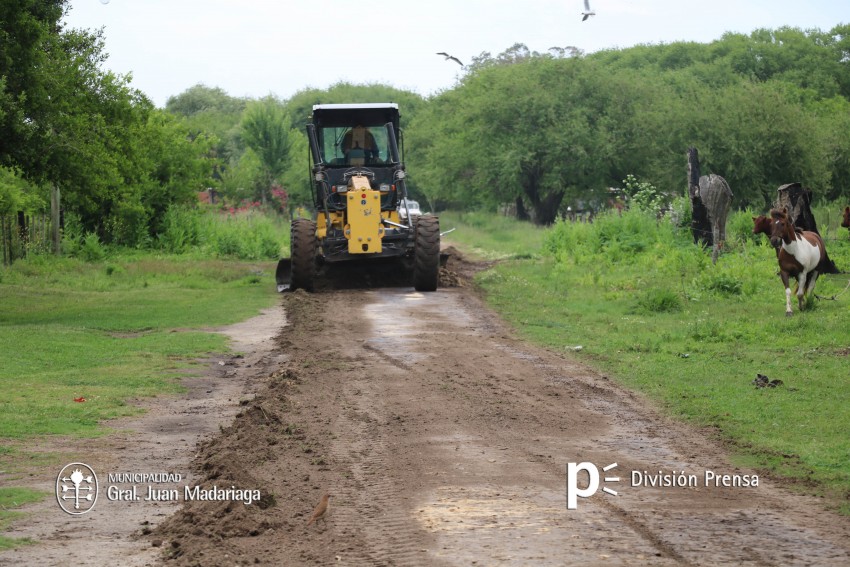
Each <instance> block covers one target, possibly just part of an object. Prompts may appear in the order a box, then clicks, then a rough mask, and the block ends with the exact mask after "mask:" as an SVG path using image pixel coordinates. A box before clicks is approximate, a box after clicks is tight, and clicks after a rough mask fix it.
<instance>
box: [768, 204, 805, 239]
mask: <svg viewBox="0 0 850 567" xmlns="http://www.w3.org/2000/svg"><path fill="white" fill-rule="evenodd" d="M770 218H772V219H773V220H780V219H782V220H787V221H788V222H791V217H789V216H788V209H783V210H781V211H780V210H779V209H770ZM791 226H793V227H794V232H796V233H797V234H803V229H802V228H800V227H799V226H797V225H794V224H792V225H791Z"/></svg>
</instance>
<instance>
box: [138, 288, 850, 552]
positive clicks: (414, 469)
mask: <svg viewBox="0 0 850 567" xmlns="http://www.w3.org/2000/svg"><path fill="white" fill-rule="evenodd" d="M282 302H283V304H284V307H285V309H286V311H287V316H288V319H289V320H290V325H289V326H288V327H287V328H286V329H285V330H284V332H283V333H282V334H281V335H280V337H278V339H277V344H278V347H279V351H280V352H279V353H278V355H279V356H282V355H285V357H286V362H283V363H281V364H279V365H278V366H277V368H276V369H275V371H274V372H273V373H271V374H270V375H269V376H268V377H267V378H265V380H263V382H262V384H260V385H259V386H258V388H257V392H256V395H255V397H254V398H253V399H251V400H248V401H247V402H246V403H245V404H244V406H243V407H242V408H241V411H240V413H239V414H238V415H237V417H236V419H235V420H234V422H233V424H232V425H231V426H229V427H226V428H224V429H223V430H222V432H221V434H220V435H218V436H217V437H216V438H214V439H212V440H211V441H210V442H208V443H205V444H204V445H202V446H201V447H200V450H199V452H198V457H197V459H196V460H195V464H194V470H195V471H196V474H197V476H198V477H199V478H201V479H202V480H203V481H204V482H212V481H214V480H216V479H223V480H227V481H228V482H230V481H231V479H232V481H233V482H240V481H241V482H250V483H252V484H255V485H256V486H257V487H260V488H262V490H263V493H264V495H265V494H267V495H268V498H267V500H266V505H264V506H263V507H260V506H244V505H242V504H241V503H235V504H233V505H229V506H223V505H221V503H197V502H196V503H192V504H191V505H184V506H183V507H182V508H181V510H180V512H179V513H178V514H176V515H174V516H173V517H172V518H170V519H169V520H168V521H166V522H164V523H163V525H162V526H161V527H160V528H158V529H157V530H156V531H155V533H154V534H152V535H151V536H150V537H151V538H156V539H159V540H161V541H162V542H163V547H164V548H168V549H169V550H171V551H170V552H169V554H168V558H164V559H163V560H162V561H163V563H164V564H165V565H168V566H171V565H175V566H177V565H179V566H183V565H204V566H207V565H233V564H261V565H311V564H321V565H327V564H336V565H354V566H362V565H437V566H442V565H469V564H472V563H473V562H478V564H486V565H530V564H533V565H540V566H546V565H569V564H575V565H583V564H606V565H608V564H612V565H633V564H652V565H662V566H663V565H774V564H775V565H812V564H818V565H845V564H847V563H848V560H850V550H848V541H850V522H848V520H847V518H842V517H838V516H836V515H834V514H831V513H828V512H825V511H824V510H822V509H821V507H819V506H818V505H817V503H813V502H812V500H811V499H807V498H803V497H800V496H795V495H793V494H789V493H788V492H786V491H784V490H781V489H778V488H776V487H775V486H773V485H772V484H771V483H769V482H765V481H763V482H762V484H761V485H760V486H759V487H758V488H756V489H749V490H744V489H714V488H704V487H697V488H689V489H660V488H648V487H631V486H629V484H628V482H627V480H628V476H629V473H630V471H649V472H653V471H657V470H659V469H664V470H678V471H691V472H698V471H700V470H704V469H707V468H713V469H714V470H717V471H720V472H739V473H743V472H751V471H741V470H738V469H735V468H734V467H732V466H731V465H730V464H729V463H728V461H727V460H726V458H725V456H724V454H723V451H722V450H721V449H720V448H719V447H718V445H717V444H716V443H715V442H713V441H712V440H711V439H710V438H709V437H708V436H707V435H706V434H705V432H701V431H698V430H695V429H693V428H690V427H688V426H685V425H682V424H678V423H675V422H671V421H670V420H666V419H664V418H662V417H660V416H659V415H658V414H657V412H655V411H654V410H653V408H652V407H651V406H650V405H649V404H647V403H646V402H645V401H644V400H642V399H641V398H640V396H638V395H636V394H633V393H630V392H628V391H626V390H623V389H622V388H620V387H618V386H617V385H616V384H614V383H612V382H611V381H609V380H608V379H606V378H605V377H604V376H601V375H599V374H598V373H595V372H593V371H592V370H590V369H588V368H586V367H584V366H583V365H581V364H579V363H577V362H575V361H574V360H571V359H570V358H569V357H563V356H559V355H557V354H554V353H552V352H550V351H547V350H544V349H540V348H536V347H533V346H531V345H528V344H525V343H523V342H522V341H519V340H517V339H516V338H514V336H513V334H512V333H511V332H510V330H508V329H507V328H506V327H505V326H504V325H503V324H502V323H501V322H500V321H499V319H498V318H497V317H496V316H494V315H493V314H492V313H490V312H489V311H488V310H487V309H486V308H485V307H484V306H483V304H482V302H481V301H480V300H479V298H478V297H476V296H475V294H474V293H473V292H471V291H469V290H464V289H457V288H456V289H440V290H438V291H437V292H435V293H429V294H420V293H415V292H412V291H411V290H410V289H379V290H375V289H371V290H357V289H352V290H345V291H329V292H322V293H317V294H306V293H303V292H295V293H292V294H287V295H285V296H283V297H282ZM584 461H586V462H592V463H595V464H597V465H598V466H603V465H607V464H609V463H617V464H618V467H617V469H616V471H619V472H618V476H620V477H621V478H622V479H623V482H621V483H620V484H619V485H617V486H616V490H617V491H618V493H619V494H618V495H617V496H612V495H607V494H603V493H601V492H599V493H597V494H595V495H594V496H592V497H590V498H588V499H584V500H581V501H580V502H579V507H578V509H577V510H567V509H566V497H565V487H566V478H565V473H566V464H567V463H568V462H584ZM326 491H329V492H330V493H332V494H333V497H332V499H331V508H330V512H329V513H328V517H327V521H326V522H321V523H320V525H316V526H313V525H311V526H309V527H308V526H306V525H305V524H306V520H307V517H308V516H309V514H310V512H311V511H312V509H313V507H314V506H315V505H316V503H317V502H318V501H319V499H320V497H321V495H322V494H323V493H324V492H326Z"/></svg>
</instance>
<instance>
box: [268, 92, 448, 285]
mask: <svg viewBox="0 0 850 567" xmlns="http://www.w3.org/2000/svg"><path fill="white" fill-rule="evenodd" d="M307 138H308V140H309V144H310V162H311V163H310V166H311V167H310V171H311V175H312V179H311V189H312V196H313V203H314V206H315V208H316V211H317V212H316V215H315V218H309V219H308V218H294V219H293V220H292V226H291V244H290V257H289V258H284V259H282V260H280V262H278V267H277V273H276V280H277V284H278V291H287V290H296V289H304V290H307V291H313V290H314V289H315V288H316V287H317V285H316V284H317V281H318V280H319V278H320V276H324V275H326V274H325V272H326V271H327V269H329V268H330V267H331V266H333V265H336V264H343V263H346V264H347V263H355V262H356V263H361V264H363V265H365V268H364V269H366V270H369V269H370V266H375V267H377V266H378V265H379V264H381V265H386V264H387V263H390V265H391V266H392V268H391V269H392V270H393V271H396V272H401V275H407V276H409V278H408V279H409V280H410V281H411V283H412V284H413V286H414V287H415V289H416V290H417V291H434V290H436V289H437V281H438V279H439V269H440V223H439V219H438V218H437V217H436V216H433V215H415V214H409V212H408V211H405V210H404V207H405V206H406V203H407V202H408V194H407V186H406V184H405V168H404V163H403V161H402V159H401V156H400V153H399V147H398V142H397V140H399V139H400V130H399V111H398V105H397V104H395V103H369V104H318V105H315V106H313V113H312V116H311V121H310V123H309V124H307ZM400 209H401V211H400ZM396 275H399V274H398V273H397V274H396Z"/></svg>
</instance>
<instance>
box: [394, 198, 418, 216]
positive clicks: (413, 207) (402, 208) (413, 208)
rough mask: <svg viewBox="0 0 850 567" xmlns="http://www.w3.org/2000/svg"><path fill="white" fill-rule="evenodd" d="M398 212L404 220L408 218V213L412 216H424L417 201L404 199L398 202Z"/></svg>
mask: <svg viewBox="0 0 850 567" xmlns="http://www.w3.org/2000/svg"><path fill="white" fill-rule="evenodd" d="M398 214H399V216H400V217H401V218H402V219H403V220H406V219H407V215H408V214H410V218H413V217H420V216H422V211H421V210H420V208H419V203H417V202H416V201H413V200H411V199H402V200H401V202H399V204H398Z"/></svg>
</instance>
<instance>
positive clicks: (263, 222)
mask: <svg viewBox="0 0 850 567" xmlns="http://www.w3.org/2000/svg"><path fill="white" fill-rule="evenodd" d="M163 226H164V232H163V233H162V234H160V235H159V238H158V241H159V244H160V246H161V247H162V249H163V250H165V251H167V252H172V253H175V254H183V253H186V252H189V251H190V250H192V249H195V250H200V251H201V252H202V253H206V254H212V255H214V256H218V257H228V258H238V259H241V260H261V259H262V260H273V259H276V258H278V257H279V256H280V252H281V249H282V248H283V247H284V246H285V245H287V244H288V238H287V237H288V227H289V225H288V223H284V222H282V220H281V217H279V216H277V215H269V214H264V213H262V212H261V211H259V210H256V209H255V210H243V211H234V212H233V213H228V212H219V211H215V210H212V209H207V210H204V209H197V208H186V207H172V208H171V209H169V210H168V212H167V213H166V214H165V217H164V220H163Z"/></svg>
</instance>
